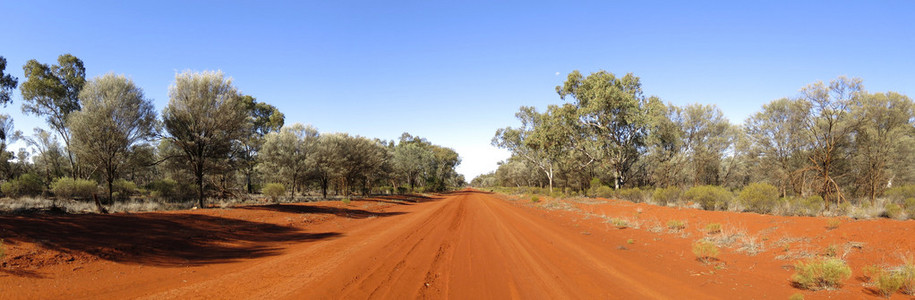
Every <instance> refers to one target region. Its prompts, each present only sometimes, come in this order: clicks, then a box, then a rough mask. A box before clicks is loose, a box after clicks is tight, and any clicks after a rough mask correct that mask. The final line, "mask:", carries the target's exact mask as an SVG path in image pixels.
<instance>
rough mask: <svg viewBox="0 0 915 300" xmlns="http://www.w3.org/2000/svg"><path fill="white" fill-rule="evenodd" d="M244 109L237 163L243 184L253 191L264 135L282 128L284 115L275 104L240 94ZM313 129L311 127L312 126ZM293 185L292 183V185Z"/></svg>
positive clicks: (250, 191)
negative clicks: (243, 131)
mask: <svg viewBox="0 0 915 300" xmlns="http://www.w3.org/2000/svg"><path fill="white" fill-rule="evenodd" d="M241 102H242V103H244V106H245V111H246V112H247V114H248V126H247V127H246V129H248V130H247V132H246V133H247V134H246V136H244V137H243V138H241V139H239V141H238V148H239V149H238V154H239V155H238V156H239V157H238V161H237V162H238V164H239V166H240V169H241V171H242V173H244V175H245V186H246V189H247V191H248V193H253V192H254V187H253V183H252V182H251V181H252V177H253V175H254V172H255V166H256V165H257V156H258V153H259V152H260V149H261V146H262V145H263V144H264V136H265V135H267V134H268V133H271V132H277V131H279V130H280V128H283V123H284V121H285V116H284V115H283V113H281V112H280V110H279V109H277V108H276V107H275V106H273V105H270V104H267V103H264V102H257V99H255V98H254V97H252V96H250V95H243V96H241ZM312 129H313V128H312ZM293 187H294V185H293Z"/></svg>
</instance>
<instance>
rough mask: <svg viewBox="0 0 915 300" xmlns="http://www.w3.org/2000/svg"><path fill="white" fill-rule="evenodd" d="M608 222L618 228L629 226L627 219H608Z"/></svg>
mask: <svg viewBox="0 0 915 300" xmlns="http://www.w3.org/2000/svg"><path fill="white" fill-rule="evenodd" d="M610 224H613V226H614V227H616V228H618V229H623V228H626V227H629V221H626V220H624V219H620V218H613V219H610Z"/></svg>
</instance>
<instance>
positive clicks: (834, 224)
mask: <svg viewBox="0 0 915 300" xmlns="http://www.w3.org/2000/svg"><path fill="white" fill-rule="evenodd" d="M839 225H842V220H839V219H837V218H832V219H829V220H826V229H829V230H833V229H836V228H839Z"/></svg>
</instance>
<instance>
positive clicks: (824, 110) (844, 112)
mask: <svg viewBox="0 0 915 300" xmlns="http://www.w3.org/2000/svg"><path fill="white" fill-rule="evenodd" d="M864 94H865V92H864V86H863V85H862V84H861V79H860V78H847V77H839V78H837V79H835V80H832V81H830V82H829V85H828V86H827V85H826V84H824V83H823V82H817V83H814V84H811V85H808V86H807V87H805V88H803V89H802V90H801V97H803V99H804V100H806V101H809V102H810V103H811V105H812V106H811V111H810V112H811V114H810V116H809V117H808V118H807V120H806V125H807V126H806V128H805V129H806V134H807V135H808V138H809V139H810V141H811V142H812V144H811V150H810V156H809V162H810V164H809V169H810V170H813V171H814V172H815V173H816V174H817V177H819V178H818V179H819V182H820V183H819V187H818V190H819V193H820V195H821V196H822V197H823V199H824V200H825V201H826V203H827V205H828V203H829V202H830V200H835V202H836V204H838V203H839V202H842V201H844V200H845V196H844V194H843V193H842V188H841V185H840V184H839V182H838V180H837V179H841V178H842V177H843V176H845V175H847V169H845V168H842V167H843V165H842V164H843V163H846V160H847V159H848V157H849V155H850V153H849V152H847V151H846V150H848V146H849V145H850V143H851V142H852V139H851V137H852V135H853V133H854V132H855V130H856V129H857V126H858V124H859V121H858V120H856V119H855V118H854V116H853V115H852V114H851V113H850V109H851V107H852V106H853V105H856V104H857V103H859V102H860V101H861V100H862V97H863V95H864Z"/></svg>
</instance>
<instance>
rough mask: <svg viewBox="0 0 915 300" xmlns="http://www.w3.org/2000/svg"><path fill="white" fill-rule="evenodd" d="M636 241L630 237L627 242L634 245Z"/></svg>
mask: <svg viewBox="0 0 915 300" xmlns="http://www.w3.org/2000/svg"><path fill="white" fill-rule="evenodd" d="M634 243H635V240H633V239H628V240H626V244H630V245H632V244H634Z"/></svg>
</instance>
